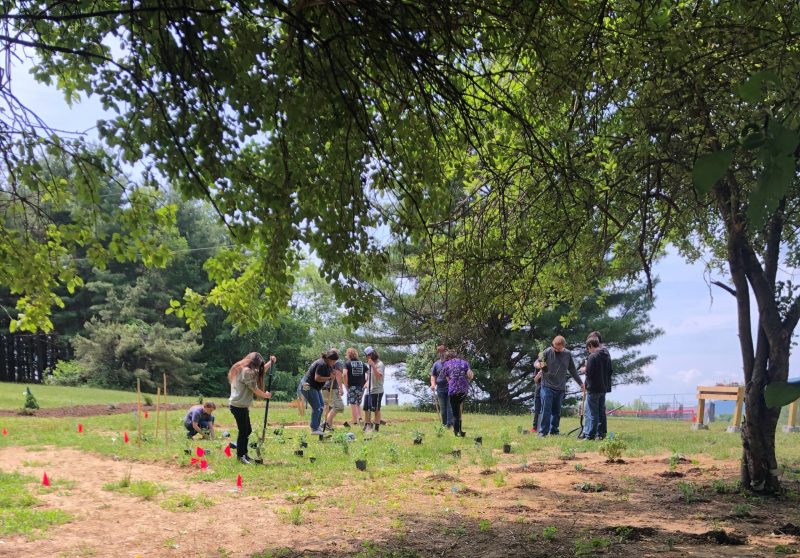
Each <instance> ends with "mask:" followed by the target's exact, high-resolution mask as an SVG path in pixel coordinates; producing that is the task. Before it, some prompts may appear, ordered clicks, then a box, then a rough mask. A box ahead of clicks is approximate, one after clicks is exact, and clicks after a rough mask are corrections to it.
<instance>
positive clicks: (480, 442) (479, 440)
mask: <svg viewBox="0 0 800 558" xmlns="http://www.w3.org/2000/svg"><path fill="white" fill-rule="evenodd" d="M475 445H476V446H482V445H483V436H478V437H477V438H475Z"/></svg>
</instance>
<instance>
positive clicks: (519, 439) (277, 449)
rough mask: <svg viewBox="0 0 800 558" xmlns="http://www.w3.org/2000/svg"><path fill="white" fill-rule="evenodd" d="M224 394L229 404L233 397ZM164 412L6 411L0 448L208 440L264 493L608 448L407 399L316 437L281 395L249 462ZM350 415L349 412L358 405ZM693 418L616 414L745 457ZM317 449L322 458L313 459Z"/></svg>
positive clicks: (660, 440) (170, 452)
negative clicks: (259, 451)
mask: <svg viewBox="0 0 800 558" xmlns="http://www.w3.org/2000/svg"><path fill="white" fill-rule="evenodd" d="M24 387H25V386H23V385H18V384H11V385H10V384H0V388H2V392H0V393H2V395H0V397H2V398H3V399H2V400H3V401H4V402H6V403H3V406H5V407H7V408H18V407H19V406H20V405H21V400H22V392H23V390H24ZM34 394H35V395H36V396H37V398H39V401H40V403H41V404H42V405H43V406H59V405H65V404H70V403H71V404H79V403H80V404H90V403H111V402H121V401H134V400H135V394H132V393H126V392H116V391H106V390H96V389H84V388H60V387H50V386H35V387H34ZM12 396H13V397H12ZM184 400H185V401H186V404H187V407H188V405H189V404H191V403H192V402H193V401H194V400H193V399H192V398H184ZM172 401H175V399H172ZM217 401H218V403H222V402H223V401H224V400H219V399H218V400H217ZM263 409H264V407H263V403H259V404H258V406H256V407H254V408H252V409H251V420H252V422H253V428H254V434H253V436H252V437H251V441H252V440H255V439H256V436H257V435H259V434H260V432H261V427H262V424H263V416H264V415H263V413H264V410H263ZM154 415H155V413H154V412H150V414H149V418H147V419H143V420H142V421H141V422H142V429H143V434H144V439H143V440H142V441H141V442H139V443H137V436H136V432H137V420H136V416H135V413H124V414H119V415H108V416H93V417H82V418H80V419H78V418H74V417H68V418H45V417H21V416H13V417H0V426H1V427H3V428H7V430H8V435H7V436H3V437H0V447H3V446H11V445H21V446H27V447H28V448H29V449H33V450H36V449H40V448H44V447H45V446H49V445H54V446H68V447H76V448H81V449H84V450H88V451H94V452H98V453H101V454H106V455H113V456H115V457H116V458H118V459H123V460H132V461H143V462H164V463H176V464H180V465H187V466H188V465H189V460H190V458H191V456H190V455H188V454H187V453H186V450H189V451H191V452H194V451H195V448H196V446H198V445H201V446H203V447H204V448H205V449H207V450H210V452H209V454H208V455H207V456H206V457H207V459H208V462H209V465H210V467H211V471H210V472H207V473H202V475H203V477H204V478H211V479H215V478H218V479H225V480H230V479H231V478H233V479H235V477H236V474H237V473H239V472H241V473H242V475H243V477H244V478H245V482H246V483H248V482H249V481H250V487H251V488H252V487H254V486H255V485H256V483H253V482H252V481H254V480H255V479H258V482H257V486H258V490H259V491H260V492H261V493H272V492H274V491H285V490H287V489H288V490H301V491H302V490H306V489H311V488H310V487H311V486H313V485H314V482H313V480H314V479H315V478H319V476H320V475H322V476H323V477H325V478H328V479H329V482H332V483H336V484H340V483H347V482H349V481H351V480H353V479H358V478H361V477H362V476H363V475H364V474H365V473H361V472H358V471H356V470H355V466H354V461H355V459H357V458H360V457H362V456H363V457H366V459H367V461H368V471H367V473H366V474H367V475H369V477H370V478H371V479H373V480H375V481H377V482H386V483H387V487H393V488H397V487H398V486H402V485H403V483H406V482H411V480H410V479H411V473H412V472H414V471H420V470H423V471H432V472H446V471H449V470H454V469H457V468H458V467H460V466H462V465H474V466H479V467H484V468H488V467H491V466H493V465H495V464H496V463H497V462H498V461H499V460H503V461H505V462H511V463H519V464H523V463H533V462H537V461H547V460H550V459H554V458H559V457H563V456H565V455H567V456H569V455H570V454H573V455H574V454H580V453H583V452H594V451H597V450H598V448H599V447H600V443H599V442H584V441H579V440H577V439H575V438H574V437H567V436H557V437H549V438H544V439H540V438H537V437H536V436H535V435H532V434H526V433H524V432H523V430H524V429H527V428H529V427H530V416H528V415H523V416H493V415H491V416H490V415H466V416H465V420H464V428H465V430H466V431H467V432H468V435H467V437H466V438H456V437H455V436H453V434H452V433H451V432H449V431H447V430H444V429H442V428H441V427H439V426H438V423H437V421H436V417H435V415H434V414H433V413H420V412H417V411H414V410H411V409H409V408H405V407H389V408H387V409H386V410H385V412H384V418H385V419H386V420H387V421H388V422H389V424H388V425H387V426H385V427H383V428H382V429H381V431H380V432H379V433H377V434H374V435H372V436H365V435H364V434H362V432H361V431H360V430H358V431H354V434H355V440H354V441H351V442H346V441H344V440H343V434H344V433H345V432H346V431H345V429H344V428H342V427H341V422H342V416H341V415H339V416H338V417H337V424H338V425H340V427H339V428H338V429H337V432H336V435H335V436H334V437H333V438H331V439H327V440H326V441H324V442H321V441H319V440H318V439H317V438H316V437H311V436H308V429H307V428H305V427H301V428H291V427H289V425H292V424H295V425H301V424H304V423H306V421H307V420H308V418H309V415H308V414H306V416H305V417H302V418H301V417H299V416H298V414H297V410H296V409H294V408H289V407H288V406H287V405H286V404H285V403H273V404H271V406H270V414H269V428H268V431H267V432H268V436H267V441H266V443H265V446H264V454H265V459H266V461H267V462H268V463H269V464H270V467H268V468H264V467H241V466H240V465H239V464H238V463H237V462H236V461H235V460H234V459H229V458H226V457H225V455H224V454H223V451H222V450H223V449H224V447H225V444H226V443H227V441H228V440H225V439H222V438H217V439H216V440H210V441H197V442H189V441H187V440H186V438H185V436H184V430H183V427H182V425H181V419H182V417H183V412H182V411H172V412H170V414H169V431H170V441H169V442H168V443H166V442H165V441H164V436H163V415H162V417H161V421H162V422H161V429H160V433H159V436H158V437H156V436H155V416H154ZM216 416H217V425H218V432H220V433H221V432H223V431H225V430H229V431H230V432H231V434H232V435H233V436H235V421H234V420H233V416H232V415H231V414H230V411H229V410H228V409H227V408H223V407H220V408H218V410H217V413H216ZM345 418H349V409H348V411H347V412H346V414H345ZM78 422H80V423H81V424H82V425H83V427H84V432H83V433H81V434H79V433H78V432H77V428H76V427H77V424H78ZM281 424H285V425H287V427H286V428H285V429H284V430H283V434H282V435H275V434H274V432H273V431H274V429H276V428H279V427H280V426H281ZM575 426H577V419H576V418H574V417H572V418H565V419H563V421H562V432H568V431H569V430H570V429H572V428H574V427H575ZM690 426H691V425H690V424H689V423H686V422H673V421H654V420H646V419H635V418H616V417H611V418H610V419H609V430H610V431H612V432H614V433H615V435H616V436H617V437H619V438H621V439H622V440H623V442H624V444H625V450H624V453H623V458H624V457H640V456H645V455H662V456H663V455H673V454H681V455H684V456H686V457H688V458H690V459H691V458H692V456H699V455H707V456H709V457H711V458H713V459H738V458H739V456H740V454H741V438H740V436H739V435H738V434H728V433H727V432H725V428H726V426H727V424H726V423H719V422H717V423H713V424H712V425H711V428H710V429H709V430H706V431H697V432H696V431H692V430H691V427H690ZM416 431H419V432H420V433H421V434H422V435H423V443H422V444H421V445H415V444H413V442H412V440H413V438H414V437H415V432H416ZM125 432H127V433H128V434H129V438H130V443H127V444H126V443H124V440H123V438H124V433H125ZM475 436H482V437H483V444H482V446H477V445H476V444H475V442H474V437H475ZM303 437H305V438H306V440H305V441H307V443H308V447H307V448H304V455H303V456H302V457H300V456H296V455H295V450H298V449H300V442H301V441H303V440H302V438H303ZM506 438H510V440H511V444H512V453H511V454H510V455H503V454H500V453H499V452H498V450H499V448H501V447H502V445H503V440H504V439H506ZM337 440H339V441H338V442H337ZM776 440H777V448H778V458H779V462H780V463H781V465H783V466H785V467H786V468H787V471H790V474H794V473H793V472H794V471H800V444H798V443H797V441H798V434H784V433H782V432H780V431H779V432H778V433H777V434H776ZM456 449H458V450H461V457H460V458H457V457H454V456H453V455H452V452H453V450H456ZM250 453H251V455H253V454H254V453H255V451H254V450H251V451H250ZM309 457H315V458H316V459H315V461H314V462H313V463H312V462H311V460H310V459H309ZM186 471H187V473H188V474H190V475H192V474H198V475H200V474H201V473H200V472H199V471H197V470H196V469H192V468H188V467H187V469H186ZM133 480H134V481H136V480H139V479H133Z"/></svg>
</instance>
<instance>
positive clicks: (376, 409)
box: [297, 347, 386, 435]
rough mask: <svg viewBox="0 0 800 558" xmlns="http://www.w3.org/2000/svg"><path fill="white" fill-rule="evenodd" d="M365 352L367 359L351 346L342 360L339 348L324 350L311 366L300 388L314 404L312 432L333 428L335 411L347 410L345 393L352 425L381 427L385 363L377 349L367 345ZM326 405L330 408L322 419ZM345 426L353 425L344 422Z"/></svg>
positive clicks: (305, 396)
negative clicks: (362, 357) (360, 357)
mask: <svg viewBox="0 0 800 558" xmlns="http://www.w3.org/2000/svg"><path fill="white" fill-rule="evenodd" d="M364 354H365V355H366V357H367V361H366V362H363V361H361V360H360V359H359V355H358V351H357V350H356V349H355V348H354V347H349V348H348V349H347V351H345V355H346V357H347V359H346V360H345V361H344V362H342V361H340V360H339V351H338V350H337V349H335V348H333V349H329V350H328V351H326V352H324V353H322V354H321V355H320V357H319V358H318V359H317V360H315V361H314V362H312V363H311V366H309V368H308V371H307V372H306V373H305V375H304V376H303V378H302V379H301V380H300V384H299V385H298V388H297V389H298V393H299V394H300V395H302V397H303V398H304V399H305V400H306V402H308V404H309V406H310V407H311V423H310V425H309V426H310V427H311V434H314V435H317V434H324V433H325V432H327V431H329V430H332V429H333V419H334V417H335V416H336V413H337V412H339V411H343V410H344V402H343V400H342V397H343V396H344V394H345V392H346V393H347V403H348V404H349V405H350V412H351V420H352V421H353V424H355V425H358V424H362V425H363V429H364V431H365V432H369V431H373V430H374V431H376V432H377V431H379V430H380V426H381V401H382V400H383V381H384V377H385V375H386V365H385V364H384V363H383V361H381V359H380V355H378V351H376V350H375V349H374V348H372V347H367V348H366V349H364ZM362 400H363V411H364V416H363V418H362V416H361V410H362V407H361V403H362ZM326 406H327V407H329V409H330V410H329V411H328V413H327V415H326V416H325V418H324V420H323V417H322V414H323V410H324V409H325V407H326ZM345 426H350V425H349V424H348V423H345Z"/></svg>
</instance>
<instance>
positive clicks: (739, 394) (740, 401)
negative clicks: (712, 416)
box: [692, 386, 744, 432]
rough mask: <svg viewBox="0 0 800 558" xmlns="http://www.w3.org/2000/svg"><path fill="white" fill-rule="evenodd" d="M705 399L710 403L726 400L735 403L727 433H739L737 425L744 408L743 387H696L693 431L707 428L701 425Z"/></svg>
mask: <svg viewBox="0 0 800 558" xmlns="http://www.w3.org/2000/svg"><path fill="white" fill-rule="evenodd" d="M706 399H708V400H710V401H719V400H728V401H736V408H735V409H734V411H733V418H732V419H731V425H730V426H729V427H728V432H739V431H740V430H741V428H740V427H739V425H740V424H741V422H742V407H743V406H744V386H698V387H697V413H696V415H697V418H696V420H695V423H694V424H693V425H692V428H693V429H695V430H705V429H707V428H708V426H706V425H705V424H703V419H704V417H705V412H706Z"/></svg>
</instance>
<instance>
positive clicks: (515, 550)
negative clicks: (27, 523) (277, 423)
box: [0, 447, 800, 558]
mask: <svg viewBox="0 0 800 558" xmlns="http://www.w3.org/2000/svg"><path fill="white" fill-rule="evenodd" d="M516 459H519V456H518V455H517V456H509V457H507V458H503V459H501V460H500V461H499V462H498V464H497V465H496V466H495V467H493V468H492V473H491V475H492V476H491V477H489V476H487V475H484V474H483V473H484V471H482V468H481V467H479V466H469V465H467V464H466V463H463V462H462V463H459V464H458V465H457V467H458V478H457V479H456V478H455V477H454V476H452V475H449V474H446V473H439V474H436V475H430V473H428V472H425V471H419V472H417V473H415V474H413V475H410V476H408V478H403V477H386V476H384V475H382V474H380V473H376V474H375V475H374V476H373V474H371V473H367V474H366V475H365V476H363V477H358V480H354V481H346V482H345V486H334V487H332V488H326V487H327V486H329V483H328V482H327V479H325V478H316V477H314V476H313V474H311V473H309V476H308V477H306V482H307V483H309V484H307V485H306V486H309V487H310V488H312V489H313V494H314V499H313V502H306V500H307V499H308V498H305V496H304V495H302V494H301V495H299V496H295V497H293V499H292V500H287V498H286V495H284V494H279V493H275V494H273V493H271V492H269V491H266V492H263V491H262V490H259V489H258V488H257V487H253V486H252V484H254V483H250V484H251V486H250V489H249V490H248V489H246V490H245V491H243V492H239V491H237V490H236V489H235V488H233V482H234V481H233V479H231V480H229V481H226V482H223V481H209V480H208V479H206V478H203V475H202V474H199V473H197V472H196V470H189V469H187V468H185V467H179V466H177V465H166V464H145V463H124V462H120V461H115V460H113V459H112V458H110V457H104V456H99V455H95V454H91V453H86V452H80V451H77V450H72V449H57V448H47V449H46V450H45V451H31V450H27V449H25V448H19V447H6V448H3V449H0V470H3V471H19V472H22V473H26V474H30V475H34V476H36V477H37V478H39V477H41V474H42V470H43V469H44V468H46V470H47V473H48V475H49V476H50V478H51V479H52V480H54V481H70V482H69V484H68V485H64V486H66V487H65V488H58V486H59V485H58V482H56V487H57V488H56V489H55V490H53V491H51V492H48V493H46V494H43V495H42V496H41V499H42V500H44V503H45V504H44V505H45V506H46V507H52V508H59V509H63V510H65V511H67V512H69V513H71V514H72V515H73V516H74V518H73V520H72V521H71V522H70V523H67V524H65V525H61V526H58V527H54V528H52V529H50V530H48V531H47V534H46V536H44V537H43V538H41V539H33V540H28V539H26V538H24V537H19V536H17V537H6V538H5V539H0V556H3V557H6V556H8V557H12V556H13V557H17V556H25V557H26V558H35V557H40V556H41V557H48V558H49V557H52V556H64V557H73V556H89V555H93V556H101V557H105V556H108V557H112V558H115V557H117V556H119V557H122V556H124V557H129V558H133V557H136V556H142V557H145V556H147V557H178V556H180V557H183V556H187V557H188V556H192V557H193V558H204V557H212V556H213V557H219V556H228V557H237V558H238V557H246V556H254V555H262V556H268V555H273V556H282V557H284V558H292V557H300V556H306V557H320V558H322V557H329V558H345V557H355V556H357V555H359V554H360V555H361V556H365V555H368V556H391V557H392V558H434V557H437V558H441V557H442V556H447V557H453V558H474V557H476V556H480V557H481V558H484V557H489V558H545V557H548V558H567V557H570V558H572V557H574V556H576V555H603V556H609V557H611V556H613V557H615V558H634V557H635V558H642V557H648V556H652V557H663V558H678V557H700V556H703V557H706V556H707V557H712V556H713V557H722V558H733V557H742V556H748V557H756V558H760V557H764V558H766V557H770V558H772V557H774V556H775V555H776V550H775V549H776V547H777V546H778V545H784V546H787V547H792V548H793V547H794V546H796V545H797V542H798V540H797V537H798V536H800V528H798V527H797V526H796V525H795V524H794V523H792V521H795V522H796V510H797V507H798V506H797V500H796V498H795V499H794V500H792V501H781V503H780V505H776V504H775V501H774V500H763V501H762V500H758V499H753V498H746V499H745V496H744V495H742V494H716V493H714V491H713V489H712V483H713V482H714V481H715V480H724V481H726V482H733V481H734V480H735V479H736V478H737V475H738V470H739V464H738V463H737V462H736V461H733V460H731V461H714V460H711V459H709V458H706V457H704V456H699V457H696V458H695V457H694V456H693V460H692V463H693V468H694V469H696V472H694V473H693V480H692V483H694V485H695V487H696V491H697V494H696V496H697V498H696V499H694V500H692V501H691V502H688V503H687V502H684V501H683V500H682V499H681V490H680V487H679V485H678V483H679V482H685V481H681V480H679V479H673V478H663V477H659V476H657V474H658V473H659V472H662V471H663V470H664V461H663V459H657V460H653V459H650V460H645V459H636V458H630V459H628V460H627V462H626V463H621V464H620V463H615V464H613V465H612V464H607V463H605V461H604V459H603V458H602V456H600V455H598V454H594V453H589V454H582V455H581V460H580V462H581V465H582V468H580V469H576V468H575V466H574V464H572V463H563V462H561V461H560V460H557V459H554V460H553V461H550V462H543V463H540V464H533V465H532V466H531V467H533V468H535V472H534V471H532V470H531V467H521V466H519V465H518V462H515V460H516ZM258 470H259V471H263V472H264V473H263V475H264V480H265V483H266V482H268V479H269V476H270V475H274V474H293V473H292V472H290V471H287V470H285V469H278V468H277V466H276V467H263V468H259V469H258ZM587 470H591V471H592V476H591V477H589V476H588V474H587ZM128 472H130V475H131V478H132V479H135V480H150V481H153V482H157V483H159V484H161V485H163V486H165V487H166V488H167V489H168V490H169V492H171V493H180V494H190V495H194V496H197V495H201V494H202V495H204V496H205V497H206V498H208V499H210V500H212V501H213V502H214V505H213V506H212V507H210V508H207V509H206V510H196V511H193V512H190V513H180V512H174V511H168V510H166V509H164V508H162V507H161V506H160V505H159V503H158V502H157V501H145V500H142V499H140V498H135V497H131V496H125V495H122V494H119V493H116V492H109V491H106V490H103V488H102V487H103V484H105V483H110V482H114V481H118V480H119V479H120V478H122V477H123V476H124V475H126V474H127V473H128ZM684 472H685V471H684ZM589 478H591V482H590V484H591V485H592V486H595V485H596V484H597V483H602V486H603V490H602V491H600V492H595V491H588V492H585V493H580V494H576V492H575V486H576V485H577V484H580V483H587V482H589V481H588V479H589ZM426 479H430V480H434V481H440V482H441V485H439V486H438V487H437V485H434V484H432V483H430V482H423V481H425V480H426ZM454 482H457V485H454V486H447V485H446V484H445V483H454ZM534 483H535V484H534ZM332 484H334V485H335V484H337V483H332ZM785 484H786V485H787V486H786V487H787V489H790V490H789V491H790V492H794V493H797V492H798V489H799V488H800V484H799V483H797V482H795V481H790V482H786V483H785ZM533 486H536V487H537V489H536V490H527V488H529V487H533ZM439 488H440V489H439ZM520 488H524V490H520ZM343 495H344V497H343ZM304 502H305V504H304ZM743 504H746V505H747V506H748V509H749V510H750V514H751V515H752V517H749V518H736V517H733V516H732V515H731V509H732V508H734V507H736V506H737V505H743ZM292 506H301V507H302V509H303V515H302V521H301V522H300V524H299V525H294V524H292V523H291V522H290V521H287V518H286V510H287V509H290V508H291V507H292ZM281 510H283V511H281Z"/></svg>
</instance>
